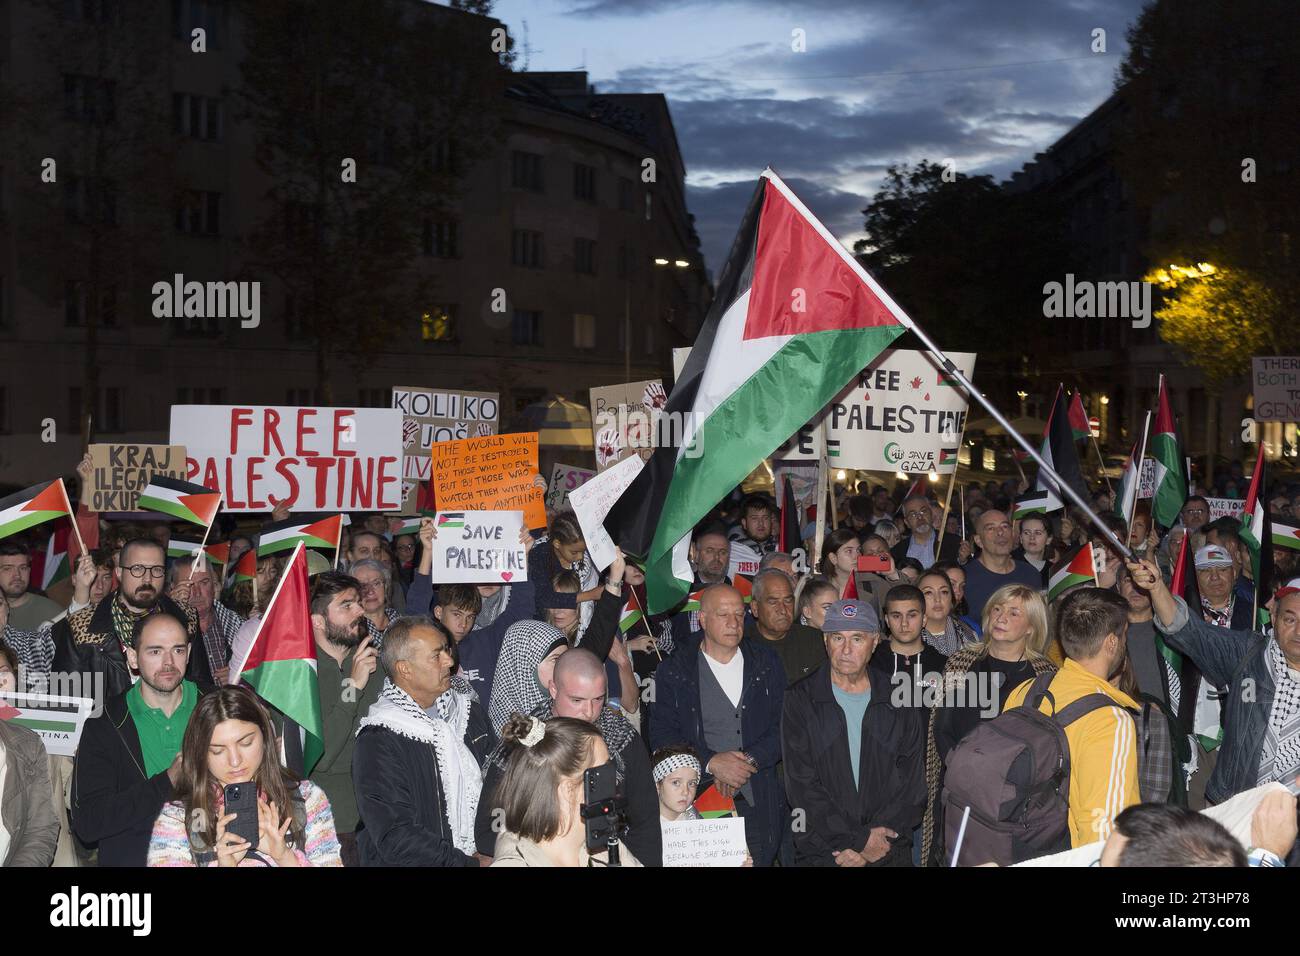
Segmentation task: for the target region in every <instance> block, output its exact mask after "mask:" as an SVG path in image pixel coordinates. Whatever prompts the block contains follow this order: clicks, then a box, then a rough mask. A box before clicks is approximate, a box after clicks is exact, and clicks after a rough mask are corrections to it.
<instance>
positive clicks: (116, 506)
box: [86, 445, 185, 514]
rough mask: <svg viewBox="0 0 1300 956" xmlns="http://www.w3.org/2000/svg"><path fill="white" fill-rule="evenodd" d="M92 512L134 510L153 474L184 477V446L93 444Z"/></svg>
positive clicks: (91, 456)
mask: <svg viewBox="0 0 1300 956" xmlns="http://www.w3.org/2000/svg"><path fill="white" fill-rule="evenodd" d="M90 466H91V468H92V469H94V470H93V471H92V472H91V476H90V482H91V485H90V488H89V489H88V490H89V492H90V501H88V502H86V504H87V505H89V507H90V510H91V511H98V512H100V513H101V514H106V513H108V512H115V511H117V512H122V511H126V512H135V511H139V510H140V508H139V506H138V504H137V502H138V501H139V499H140V492H141V491H143V490H144V489H145V488H146V487H147V486H148V484H149V479H151V478H153V476H154V475H165V476H166V477H168V478H182V479H183V478H184V477H185V447H184V446H183V445H91V446H90Z"/></svg>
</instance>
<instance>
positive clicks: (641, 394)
mask: <svg viewBox="0 0 1300 956" xmlns="http://www.w3.org/2000/svg"><path fill="white" fill-rule="evenodd" d="M667 404H668V393H667V391H666V390H665V389H664V383H663V382H662V381H661V380H660V379H657V378H656V379H650V380H647V381H644V382H629V383H627V384H626V385H609V386H607V387H604V388H593V389H592V390H591V434H592V437H593V439H594V440H595V452H596V471H597V472H603V471H605V470H607V469H609V468H613V467H614V466H615V465H617V464H618V463H619V462H620V461H622V460H623V459H624V458H627V457H628V456H629V455H640V457H641V458H642V460H645V461H649V460H650V456H651V455H652V454H654V449H655V435H656V434H657V433H658V428H659V414H660V412H661V411H662V410H663V408H664V406H665V405H667Z"/></svg>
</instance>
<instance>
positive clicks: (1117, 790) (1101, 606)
mask: <svg viewBox="0 0 1300 956" xmlns="http://www.w3.org/2000/svg"><path fill="white" fill-rule="evenodd" d="M1057 637H1058V638H1059V639H1060V643H1061V648H1062V649H1063V650H1064V651H1065V663H1064V664H1062V665H1061V669H1060V670H1059V671H1058V672H1057V674H1056V676H1055V677H1054V678H1052V683H1051V685H1050V686H1049V687H1048V691H1049V692H1050V693H1051V695H1052V698H1053V699H1054V700H1055V702H1056V708H1055V709H1056V711H1057V712H1059V711H1061V710H1063V709H1064V708H1065V707H1067V706H1069V705H1070V704H1072V703H1074V702H1075V701H1076V700H1079V699H1080V698H1083V697H1086V696H1088V695H1089V694H1103V695H1105V696H1106V697H1109V698H1110V699H1111V700H1112V701H1114V706H1113V707H1100V708H1098V709H1097V710H1094V711H1092V712H1091V713H1088V714H1085V715H1084V716H1082V717H1080V718H1079V719H1078V720H1076V721H1074V722H1073V723H1072V724H1070V725H1069V726H1068V727H1066V728H1065V739H1066V741H1067V742H1068V743H1069V746H1070V793H1069V803H1070V846H1072V847H1078V846H1083V845H1084V844H1085V843H1093V842H1096V841H1098V840H1105V839H1106V838H1107V837H1108V836H1110V832H1111V829H1112V827H1113V826H1114V823H1115V818H1116V817H1117V816H1119V814H1120V813H1121V812H1122V811H1123V810H1124V809H1125V808H1126V807H1129V806H1132V805H1133V804H1135V803H1139V802H1141V798H1140V797H1139V795H1138V764H1137V727H1136V724H1135V723H1134V720H1133V718H1132V716H1131V715H1130V714H1129V712H1128V711H1127V710H1125V708H1129V709H1132V710H1137V709H1138V705H1137V703H1136V702H1135V701H1134V700H1133V699H1132V698H1131V697H1129V696H1128V695H1127V694H1125V693H1124V692H1123V691H1121V690H1120V689H1119V688H1118V687H1116V686H1115V685H1114V683H1112V682H1113V681H1116V680H1118V678H1119V673H1120V671H1121V670H1122V669H1123V667H1124V659H1125V656H1126V654H1127V649H1128V603H1127V602H1126V601H1125V600H1124V599H1123V598H1122V597H1120V596H1119V595H1118V594H1116V593H1115V592H1113V591H1104V590H1102V589H1100V588H1095V587H1085V588H1080V589H1079V590H1077V591H1075V592H1074V593H1073V594H1070V595H1067V596H1066V598H1065V600H1063V601H1062V602H1061V607H1060V611H1059V614H1058V615H1057ZM1031 683H1032V682H1030V681H1026V682H1025V683H1024V684H1021V685H1020V686H1019V687H1017V688H1016V689H1015V690H1014V691H1012V692H1011V696H1010V697H1008V698H1007V703H1006V707H1005V708H1004V710H1010V709H1011V708H1013V707H1019V706H1020V705H1021V704H1022V703H1023V702H1024V699H1025V695H1026V693H1027V692H1028V690H1029V686H1030V684H1031ZM1039 710H1041V711H1042V712H1043V713H1045V714H1051V713H1053V709H1052V702H1051V701H1050V700H1048V699H1047V698H1046V697H1045V698H1043V702H1042V704H1041V705H1040V706H1039Z"/></svg>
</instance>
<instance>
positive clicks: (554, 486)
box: [546, 464, 596, 511]
mask: <svg viewBox="0 0 1300 956" xmlns="http://www.w3.org/2000/svg"><path fill="white" fill-rule="evenodd" d="M595 477H596V473H595V472H594V471H592V470H591V469H590V468H578V467H576V466H574V465H560V464H557V465H556V466H555V467H554V468H552V469H551V481H550V484H548V485H547V486H546V507H548V508H550V509H551V510H552V511H559V510H561V509H562V508H563V507H564V503H565V502H566V501H568V500H569V492H571V491H573V490H574V489H575V488H581V487H582V486H583V485H585V484H586V483H587V482H588V481H590V480H591V479H592V478H595Z"/></svg>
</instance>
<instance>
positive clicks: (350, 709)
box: [307, 571, 383, 866]
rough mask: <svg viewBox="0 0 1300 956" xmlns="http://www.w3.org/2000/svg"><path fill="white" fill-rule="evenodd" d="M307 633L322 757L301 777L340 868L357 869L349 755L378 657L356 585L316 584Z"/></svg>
mask: <svg viewBox="0 0 1300 956" xmlns="http://www.w3.org/2000/svg"><path fill="white" fill-rule="evenodd" d="M311 630H312V637H313V638H315V640H316V685H317V688H318V689H319V691H320V721H321V733H322V736H323V737H324V743H325V752H324V753H323V754H322V755H321V758H320V760H319V761H317V763H316V766H315V767H314V768H312V767H308V768H307V773H308V776H309V777H310V778H311V781H312V782H313V783H315V784H316V785H317V786H319V787H320V788H321V789H322V790H324V791H325V796H327V797H329V801H330V806H331V807H332V808H333V810H334V826H335V828H336V829H337V830H338V835H339V851H340V854H341V855H342V857H343V865H344V866H360V865H361V857H360V855H359V853H358V850H357V833H356V829H357V819H358V815H357V798H356V794H355V792H354V791H353V787H352V750H353V746H354V744H355V742H356V737H357V730H358V729H359V727H360V725H361V719H362V718H363V717H365V716H366V714H367V712H368V711H369V710H370V705H371V704H373V703H374V702H375V701H376V700H378V699H379V691H380V685H381V684H382V683H383V681H382V680H380V678H378V677H376V676H374V674H375V668H376V667H377V666H378V664H379V655H378V652H377V651H376V650H375V648H374V646H373V641H372V639H371V637H370V635H369V633H368V632H367V629H366V617H365V610H364V608H362V606H361V585H360V584H358V583H357V580H356V578H353V577H351V576H349V575H346V574H342V573H341V572H338V571H325V572H324V573H322V574H321V575H320V576H319V577H318V578H317V579H316V585H315V587H314V588H313V589H312V594H311Z"/></svg>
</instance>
